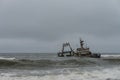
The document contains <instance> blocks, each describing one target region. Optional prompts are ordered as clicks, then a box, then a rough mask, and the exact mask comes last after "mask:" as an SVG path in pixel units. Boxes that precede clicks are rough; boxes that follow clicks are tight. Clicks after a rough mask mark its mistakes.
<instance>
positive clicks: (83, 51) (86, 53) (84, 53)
mask: <svg viewBox="0 0 120 80" xmlns="http://www.w3.org/2000/svg"><path fill="white" fill-rule="evenodd" d="M65 47H69V48H70V50H69V51H65V50H64V48H65ZM58 56H59V57H65V56H76V57H93V58H100V57H101V54H93V53H92V52H91V51H90V49H89V48H88V47H86V48H85V47H84V41H83V40H82V39H80V48H77V49H76V50H75V51H74V50H73V49H72V47H71V45H70V43H69V42H66V43H63V45H62V50H61V52H59V53H58Z"/></svg>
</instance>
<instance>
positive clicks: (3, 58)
mask: <svg viewBox="0 0 120 80" xmlns="http://www.w3.org/2000/svg"><path fill="white" fill-rule="evenodd" d="M0 60H15V58H14V57H13V58H5V57H0Z"/></svg>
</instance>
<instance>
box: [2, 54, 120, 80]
mask: <svg viewBox="0 0 120 80" xmlns="http://www.w3.org/2000/svg"><path fill="white" fill-rule="evenodd" d="M0 80H120V54H115V53H112V54H102V57H101V58H86V57H57V54H55V53H54V54H53V53H1V54H0Z"/></svg>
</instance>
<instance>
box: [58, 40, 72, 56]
mask: <svg viewBox="0 0 120 80" xmlns="http://www.w3.org/2000/svg"><path fill="white" fill-rule="evenodd" d="M65 47H69V48H70V50H69V51H65ZM68 53H69V54H68ZM65 54H68V55H66V56H73V54H74V51H73V49H72V47H71V45H70V43H69V42H66V43H63V45H62V51H61V52H59V53H58V56H59V57H64V55H65Z"/></svg>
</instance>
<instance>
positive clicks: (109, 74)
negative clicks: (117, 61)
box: [0, 67, 120, 80]
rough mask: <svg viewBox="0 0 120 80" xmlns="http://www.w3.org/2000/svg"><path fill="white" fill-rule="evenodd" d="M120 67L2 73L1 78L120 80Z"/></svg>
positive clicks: (17, 79)
mask: <svg viewBox="0 0 120 80" xmlns="http://www.w3.org/2000/svg"><path fill="white" fill-rule="evenodd" d="M119 74H120V68H119V67H115V68H105V69H100V70H94V71H83V72H79V71H73V72H70V73H69V74H59V75H55V74H52V75H45V76H31V75H30V76H25V75H23V76H19V77H17V76H13V75H15V74H13V73H2V74H0V80H120V75H119Z"/></svg>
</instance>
